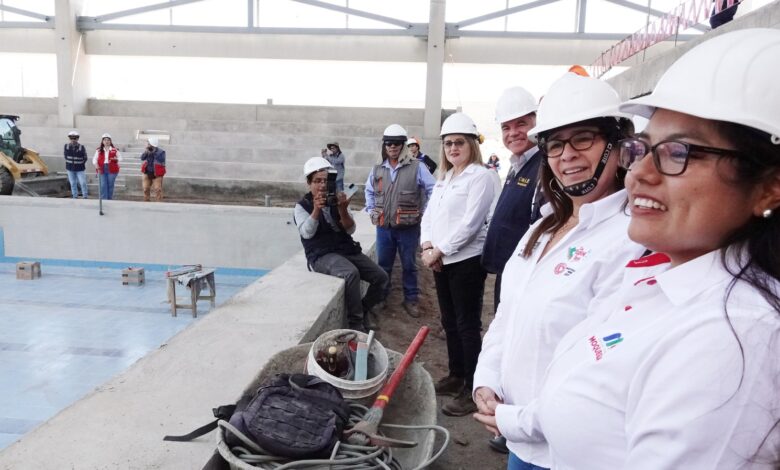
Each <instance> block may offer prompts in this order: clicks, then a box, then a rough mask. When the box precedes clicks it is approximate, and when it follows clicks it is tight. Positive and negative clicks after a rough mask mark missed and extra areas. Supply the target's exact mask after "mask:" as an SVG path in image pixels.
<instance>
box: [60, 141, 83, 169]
mask: <svg viewBox="0 0 780 470" xmlns="http://www.w3.org/2000/svg"><path fill="white" fill-rule="evenodd" d="M63 153H64V154H65V169H66V170H68V171H84V170H86V166H85V164H86V163H87V150H86V149H85V148H84V146H83V145H81V144H78V145H70V144H65V149H64V150H63Z"/></svg>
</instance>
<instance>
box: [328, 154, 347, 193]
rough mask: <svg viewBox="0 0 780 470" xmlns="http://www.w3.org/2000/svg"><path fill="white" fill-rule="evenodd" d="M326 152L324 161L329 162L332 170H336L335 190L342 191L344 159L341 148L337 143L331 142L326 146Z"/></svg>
mask: <svg viewBox="0 0 780 470" xmlns="http://www.w3.org/2000/svg"><path fill="white" fill-rule="evenodd" d="M325 147H327V151H326V152H325V160H327V161H329V162H330V164H331V165H333V168H335V169H336V190H338V191H344V173H345V172H346V170H345V168H344V163H345V160H346V157H345V156H344V154H343V153H341V147H339V143H338V142H331V143H329V144H328V145H326V146H325Z"/></svg>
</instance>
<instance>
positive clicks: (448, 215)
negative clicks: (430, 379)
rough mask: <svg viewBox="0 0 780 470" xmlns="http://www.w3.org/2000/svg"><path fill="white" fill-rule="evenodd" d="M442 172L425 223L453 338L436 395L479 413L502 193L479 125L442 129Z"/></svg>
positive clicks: (453, 123)
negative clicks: (478, 372)
mask: <svg viewBox="0 0 780 470" xmlns="http://www.w3.org/2000/svg"><path fill="white" fill-rule="evenodd" d="M441 136H442V152H441V153H442V157H441V168H442V172H441V175H440V176H439V179H438V180H437V182H436V185H435V186H434V188H433V193H432V194H431V198H430V201H429V202H428V207H427V208H426V211H425V214H424V216H423V219H422V226H421V236H420V240H422V243H421V244H420V245H421V247H422V249H423V252H422V260H423V262H424V263H425V265H426V266H428V267H430V268H431V269H433V271H434V280H435V281H436V294H437V296H438V299H439V309H440V310H441V323H442V326H443V327H444V332H445V333H446V335H447V355H448V358H449V375H447V376H446V377H444V378H442V379H441V380H439V381H438V382H437V383H436V393H437V394H440V395H451V396H454V397H455V398H454V399H453V400H452V401H450V402H448V403H446V404H445V405H444V406H443V407H442V412H443V413H444V414H446V415H449V416H465V415H468V414H470V413H473V412H474V411H476V409H477V408H476V405H475V404H474V402H473V400H472V399H471V387H472V383H473V380H474V370H475V369H476V366H477V359H478V358H479V352H480V350H481V348H482V339H481V336H480V332H481V329H482V321H481V319H480V317H481V315H482V297H483V295H484V289H485V277H486V276H487V272H486V271H485V270H484V269H483V268H482V266H481V264H480V256H481V254H482V245H483V244H484V242H485V235H486V233H487V220H488V216H489V213H490V210H491V208H492V207H493V201H494V200H495V198H496V197H497V196H498V194H499V192H500V189H501V188H500V182H499V180H498V177H497V176H496V173H495V172H494V171H491V170H488V169H486V168H485V167H484V166H483V163H482V154H481V153H480V150H479V138H480V136H479V133H478V132H477V127H476V125H475V124H474V121H472V120H471V118H470V117H468V116H466V115H465V114H461V113H456V114H453V115H452V116H450V117H449V118H447V120H446V121H444V124H443V125H442V130H441Z"/></svg>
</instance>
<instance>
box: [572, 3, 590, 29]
mask: <svg viewBox="0 0 780 470" xmlns="http://www.w3.org/2000/svg"><path fill="white" fill-rule="evenodd" d="M587 13H588V0H577V23H576V24H575V25H574V28H575V31H577V32H578V33H584V32H585V17H586V16H587Z"/></svg>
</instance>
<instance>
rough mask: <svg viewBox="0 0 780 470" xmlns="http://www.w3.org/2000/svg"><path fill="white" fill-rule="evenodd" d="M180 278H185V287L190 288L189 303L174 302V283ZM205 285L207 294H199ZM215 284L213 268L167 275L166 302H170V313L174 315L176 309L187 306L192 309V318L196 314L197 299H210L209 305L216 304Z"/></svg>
mask: <svg viewBox="0 0 780 470" xmlns="http://www.w3.org/2000/svg"><path fill="white" fill-rule="evenodd" d="M180 279H184V280H186V285H187V288H188V289H189V290H190V302H191V303H190V304H177V303H176V283H178V282H179V280H180ZM206 287H208V288H209V295H200V293H201V291H202V290H203V289H205V288H206ZM216 298H217V286H216V284H215V282H214V269H203V270H199V271H194V272H188V273H185V274H179V275H175V274H174V275H170V276H169V277H168V302H170V303H171V315H172V316H174V317H175V316H176V309H178V308H188V309H191V310H192V318H196V317H197V316H198V300H209V301H211V307H212V308H213V307H214V306H215V305H216V302H215V300H216Z"/></svg>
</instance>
